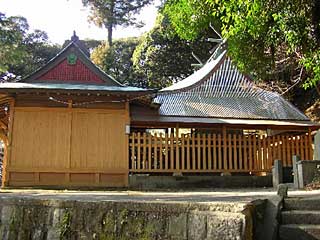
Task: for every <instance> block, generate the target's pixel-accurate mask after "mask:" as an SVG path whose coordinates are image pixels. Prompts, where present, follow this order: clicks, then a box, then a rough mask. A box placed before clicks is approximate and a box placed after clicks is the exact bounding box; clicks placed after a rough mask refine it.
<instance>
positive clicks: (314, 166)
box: [298, 160, 320, 188]
mask: <svg viewBox="0 0 320 240" xmlns="http://www.w3.org/2000/svg"><path fill="white" fill-rule="evenodd" d="M316 175H318V176H320V160H313V161H310V160H309V161H299V162H298V178H299V179H298V181H299V188H304V187H305V186H306V185H307V184H309V183H311V182H312V181H313V180H314V178H315V176H316Z"/></svg>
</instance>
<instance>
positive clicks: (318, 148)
mask: <svg viewBox="0 0 320 240" xmlns="http://www.w3.org/2000/svg"><path fill="white" fill-rule="evenodd" d="M308 137H309V146H308V149H309V156H310V159H311V160H312V159H313V160H320V130H318V132H317V134H316V136H315V141H314V142H315V144H314V147H315V149H314V150H315V154H314V156H313V152H312V136H311V128H309V129H308Z"/></svg>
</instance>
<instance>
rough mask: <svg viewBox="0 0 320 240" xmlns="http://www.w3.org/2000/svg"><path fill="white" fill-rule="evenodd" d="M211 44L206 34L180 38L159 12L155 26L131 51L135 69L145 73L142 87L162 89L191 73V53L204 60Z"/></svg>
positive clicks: (193, 61)
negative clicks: (188, 39)
mask: <svg viewBox="0 0 320 240" xmlns="http://www.w3.org/2000/svg"><path fill="white" fill-rule="evenodd" d="M211 47H212V44H211V43H208V42H207V41H206V40H205V37H202V38H200V37H199V38H198V39H197V40H195V41H187V40H181V39H180V38H179V36H178V35H177V34H176V33H175V32H174V31H173V27H172V25H171V24H170V22H169V20H168V18H167V17H166V16H165V15H163V14H161V13H160V14H159V15H158V17H157V21H156V25H155V26H154V28H153V29H152V30H151V31H150V32H148V33H147V34H146V35H145V36H143V39H142V41H141V43H140V44H139V45H138V46H137V48H136V50H135V52H134V54H133V64H134V70H135V72H136V73H138V74H139V75H142V76H144V82H145V86H147V87H152V88H163V87H166V86H168V85H170V84H172V83H173V82H177V81H179V80H182V79H183V78H186V77H187V76H189V75H190V74H192V73H193V71H194V68H192V66H191V65H192V64H193V63H195V62H196V60H195V59H194V58H193V57H192V52H194V53H196V54H197V55H198V56H199V57H200V58H201V59H202V61H205V60H206V59H208V57H209V55H210V54H209V50H210V49H211Z"/></svg>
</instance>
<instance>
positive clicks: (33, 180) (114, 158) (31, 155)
mask: <svg viewBox="0 0 320 240" xmlns="http://www.w3.org/2000/svg"><path fill="white" fill-rule="evenodd" d="M13 120H14V121H13V127H12V147H11V157H10V159H9V160H8V163H7V166H6V182H5V185H6V186H36V185H38V186H45V185H51V186H105V187H121V186H127V185H128V157H127V152H128V150H127V149H128V146H127V136H126V134H125V125H126V124H127V123H129V114H128V108H127V107H125V105H124V104H123V108H117V109H115V108H114V107H112V109H107V108H105V109H81V108H74V109H73V108H37V107H16V108H15V111H14V118H13Z"/></svg>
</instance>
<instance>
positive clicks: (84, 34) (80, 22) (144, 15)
mask: <svg viewBox="0 0 320 240" xmlns="http://www.w3.org/2000/svg"><path fill="white" fill-rule="evenodd" d="M0 12H2V13H4V14H6V16H23V17H25V18H26V19H27V20H28V23H29V26H30V29H31V30H34V29H40V30H43V31H45V32H47V34H48V36H49V40H50V41H51V42H52V43H58V44H62V43H63V42H64V41H65V40H66V39H70V38H71V36H72V34H73V31H74V30H75V31H76V33H77V35H78V36H79V38H80V39H86V38H91V39H97V40H106V39H107V30H106V29H103V28H98V27H96V26H95V25H94V24H93V23H89V22H88V21H87V19H88V15H89V10H88V9H87V8H85V7H83V6H82V3H81V0H0ZM156 15H157V9H156V7H155V5H152V6H148V7H146V8H144V9H143V10H142V11H141V13H140V15H139V17H138V18H139V19H140V20H142V21H143V22H144V23H145V26H144V27H143V28H141V29H135V28H133V27H129V28H126V29H123V28H120V27H118V28H116V29H115V30H114V32H113V38H114V39H116V38H122V37H131V36H139V35H141V34H142V33H143V32H146V31H148V30H149V29H151V28H152V26H153V25H154V22H155V18H156Z"/></svg>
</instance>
